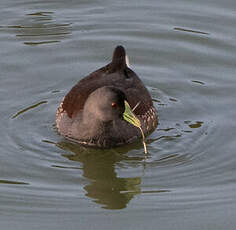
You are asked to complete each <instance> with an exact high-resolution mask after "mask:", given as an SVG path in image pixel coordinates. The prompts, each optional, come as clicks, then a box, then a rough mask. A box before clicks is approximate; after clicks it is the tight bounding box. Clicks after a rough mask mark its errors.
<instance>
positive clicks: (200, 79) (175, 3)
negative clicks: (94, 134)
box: [0, 0, 236, 230]
mask: <svg viewBox="0 0 236 230" xmlns="http://www.w3.org/2000/svg"><path fill="white" fill-rule="evenodd" d="M235 26H236V2H235V0H226V1H220V0H216V1H210V0H206V1H202V0H199V1H193V0H190V1H185V0H171V1H164V0H160V1H154V0H148V1H134V0H130V1H108V0H105V1H99V0H92V1H75V0H71V1H63V0H57V1H53V0H47V1H46V0H33V1H32V0H31V1H29V0H24V1H23V0H17V1H16V0H11V1H7V0H2V1H1V8H0V55H1V61H0V70H1V71H0V95H1V102H0V103H1V106H0V113H1V117H0V136H1V141H0V150H1V152H0V159H1V160H0V194H1V195H0V204H1V205H0V226H1V229H24V230H26V229H31V230H32V229H57V230H58V229H161V230H162V229H180V230H184V229H186V230H190V229H201V230H202V229H208V230H209V229H214V230H217V229H228V230H231V229H235V226H236V219H235V214H236V192H235V191H236V151H235V149H236V142H235V136H236V129H235V126H236V125H235V115H236V100H235V95H236V77H235V66H236V30H235ZM120 44H121V45H123V46H125V47H126V49H127V53H128V55H129V57H130V62H131V67H132V69H133V70H134V71H135V72H136V73H137V74H138V75H139V76H140V78H141V79H142V81H143V82H144V84H145V85H146V86H147V88H148V90H149V91H150V94H151V96H152V98H153V101H154V104H155V107H156V109H157V111H158V116H159V120H160V124H159V126H158V128H157V129H156V130H155V131H154V132H153V133H152V134H151V135H150V136H149V137H148V138H147V143H148V150H149V154H148V157H147V159H145V157H144V153H143V146H142V143H141V141H140V142H136V143H134V144H132V145H129V146H124V147H121V148H114V149H111V150H104V151H102V150H95V149H86V148H82V147H80V146H78V145H75V144H72V143H69V142H68V141H66V140H65V139H63V138H62V137H61V136H59V135H58V133H57V132H56V130H55V113H56V109H57V107H58V105H59V103H60V100H61V99H62V97H63V96H64V95H65V94H66V93H67V92H68V90H69V89H70V88H71V87H72V86H73V85H74V84H75V83H76V82H77V81H78V80H79V79H81V78H83V77H84V76H86V75H87V74H89V73H90V72H92V71H94V70H96V69H97V68H99V67H102V66H104V65H105V64H107V63H108V62H109V61H110V60H111V55H112V52H113V49H114V48H115V46H117V45H120Z"/></svg>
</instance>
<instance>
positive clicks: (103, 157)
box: [57, 142, 143, 209]
mask: <svg viewBox="0 0 236 230" xmlns="http://www.w3.org/2000/svg"><path fill="white" fill-rule="evenodd" d="M57 146H58V147H60V148H62V149H64V150H69V151H70V152H73V153H74V154H70V155H63V156H65V157H67V158H68V159H69V160H72V161H78V162H81V163H82V164H83V166H82V168H83V176H84V177H85V178H87V179H89V181H90V183H89V184H87V185H85V186H84V189H85V190H86V192H87V193H86V196H88V197H90V198H92V199H93V201H94V202H96V203H98V204H102V207H103V208H105V209H122V208H125V207H126V205H127V204H128V203H129V201H130V200H131V199H132V198H133V197H134V196H135V195H136V194H139V193H140V188H139V185H140V183H141V177H129V178H122V177H119V176H118V175H117V173H116V170H115V168H116V166H117V164H118V163H119V162H121V161H122V160H135V161H137V160H138V161H140V162H141V161H142V160H143V158H142V157H135V159H134V158H131V157H128V156H127V155H125V154H124V149H123V150H122V153H121V152H119V149H113V150H97V149H91V148H83V147H81V146H79V145H76V144H72V143H68V142H60V143H58V144H57ZM126 151H128V149H127V150H126Z"/></svg>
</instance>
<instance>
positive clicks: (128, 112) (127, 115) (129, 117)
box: [123, 101, 147, 153]
mask: <svg viewBox="0 0 236 230" xmlns="http://www.w3.org/2000/svg"><path fill="white" fill-rule="evenodd" d="M123 118H124V119H125V120H126V121H128V122H129V123H130V124H132V125H134V126H136V127H138V128H139V129H140V131H141V134H142V137H143V146H144V152H145V153H147V147H146V143H145V136H144V133H143V130H142V128H141V122H140V120H139V119H138V118H137V116H136V115H135V114H134V112H133V111H132V109H131V108H130V105H129V103H128V102H127V101H125V112H124V113H123Z"/></svg>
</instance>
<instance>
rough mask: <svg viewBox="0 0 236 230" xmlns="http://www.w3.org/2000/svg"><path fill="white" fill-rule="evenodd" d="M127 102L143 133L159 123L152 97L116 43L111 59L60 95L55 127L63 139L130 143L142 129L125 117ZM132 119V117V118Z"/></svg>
mask: <svg viewBox="0 0 236 230" xmlns="http://www.w3.org/2000/svg"><path fill="white" fill-rule="evenodd" d="M126 104H127V105H128V106H129V107H130V108H132V113H133V114H134V116H135V118H134V119H138V120H139V122H140V123H139V124H140V126H141V127H140V128H141V129H142V131H143V133H144V135H147V134H149V133H151V132H152V131H154V129H155V128H156V126H157V124H158V118H157V113H156V109H155V107H154V105H153V102H152V98H151V96H150V94H149V92H148V90H147V89H146V87H145V86H144V84H143V83H142V81H141V80H140V78H139V77H138V76H137V74H136V73H135V72H134V71H133V70H132V69H131V68H130V67H129V65H128V62H127V56H126V51H125V48H124V47H123V46H117V47H116V48H115V50H114V52H113V57H112V61H111V62H110V63H109V64H107V65H105V66H104V67H102V68H100V69H98V70H96V71H94V72H92V73H91V74H89V75H88V76H86V77H84V78H83V79H81V80H80V81H79V82H78V83H77V84H76V85H75V86H74V87H73V88H72V89H71V90H70V91H69V92H68V93H67V94H66V96H65V97H64V98H63V99H62V101H61V103H60V106H59V108H58V110H57V113H56V127H57V130H58V132H59V133H60V134H61V135H62V136H64V137H65V138H66V139H69V140H71V141H74V142H77V143H79V144H82V145H85V146H94V147H100V148H112V147H116V146H120V145H124V144H128V143H132V142H134V141H135V140H137V139H138V138H140V137H141V136H142V135H141V132H140V130H139V128H138V127H136V126H134V125H133V124H132V122H130V121H129V120H128V119H125V118H124V113H125V111H126V109H127V106H126ZM131 119H132V118H131Z"/></svg>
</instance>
